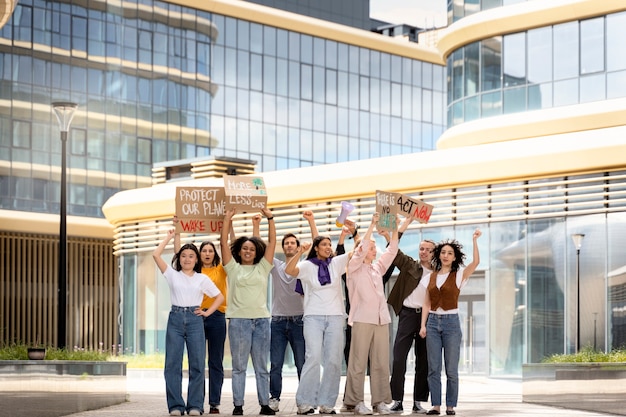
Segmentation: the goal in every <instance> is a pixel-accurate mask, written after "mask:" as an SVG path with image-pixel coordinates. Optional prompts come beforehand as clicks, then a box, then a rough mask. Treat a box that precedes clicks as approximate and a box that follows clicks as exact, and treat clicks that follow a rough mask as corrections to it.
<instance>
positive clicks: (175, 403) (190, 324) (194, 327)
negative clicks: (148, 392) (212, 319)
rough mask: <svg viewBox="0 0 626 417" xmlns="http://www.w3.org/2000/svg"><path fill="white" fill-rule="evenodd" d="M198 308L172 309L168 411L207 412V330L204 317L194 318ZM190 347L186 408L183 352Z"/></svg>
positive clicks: (168, 338) (167, 359) (167, 347)
mask: <svg viewBox="0 0 626 417" xmlns="http://www.w3.org/2000/svg"><path fill="white" fill-rule="evenodd" d="M196 308H198V306H194V307H177V306H172V310H171V311H170V314H169V318H168V320H167V331H166V333H165V370H164V375H165V391H166V394H167V408H168V410H169V411H170V412H172V410H180V412H181V413H184V412H185V411H187V412H189V410H192V409H196V410H199V411H200V412H204V354H205V348H204V343H205V342H204V328H203V323H202V317H201V316H196V315H195V314H193V311H194V310H195V309H196ZM185 346H186V347H187V359H188V363H189V386H188V387H187V406H185V400H183V395H182V383H183V352H184V350H185Z"/></svg>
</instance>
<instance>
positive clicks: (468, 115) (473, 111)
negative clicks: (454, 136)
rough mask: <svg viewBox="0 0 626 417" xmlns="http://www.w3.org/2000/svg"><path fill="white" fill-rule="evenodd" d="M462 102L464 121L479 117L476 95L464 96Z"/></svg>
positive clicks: (478, 104)
mask: <svg viewBox="0 0 626 417" xmlns="http://www.w3.org/2000/svg"><path fill="white" fill-rule="evenodd" d="M463 104H464V107H463V111H464V113H463V115H464V121H466V122H469V121H471V120H476V119H478V118H479V117H480V101H479V97H478V96H474V97H470V98H466V99H465V100H464V102H463Z"/></svg>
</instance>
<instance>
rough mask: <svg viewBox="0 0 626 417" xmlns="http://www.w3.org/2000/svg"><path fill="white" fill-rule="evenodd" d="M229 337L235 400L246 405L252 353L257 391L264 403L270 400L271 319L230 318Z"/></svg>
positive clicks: (261, 402)
mask: <svg viewBox="0 0 626 417" xmlns="http://www.w3.org/2000/svg"><path fill="white" fill-rule="evenodd" d="M228 338H229V340H230V354H231V356H232V358H233V376H232V383H233V403H234V405H236V406H237V405H241V406H243V400H244V396H245V392H246V369H247V368H248V358H249V357H250V356H252V366H253V367H254V375H255V376H256V394H257V398H258V399H259V404H260V405H268V404H269V400H270V397H269V392H270V375H269V372H268V371H267V362H268V360H269V353H270V320H269V319H267V318H259V319H235V318H233V319H229V323H228Z"/></svg>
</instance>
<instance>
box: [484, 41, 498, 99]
mask: <svg viewBox="0 0 626 417" xmlns="http://www.w3.org/2000/svg"><path fill="white" fill-rule="evenodd" d="M480 54H481V61H480V72H481V78H480V91H489V90H496V89H499V88H500V87H501V85H502V38H501V37H499V36H496V37H494V38H489V39H485V40H483V41H481V42H480Z"/></svg>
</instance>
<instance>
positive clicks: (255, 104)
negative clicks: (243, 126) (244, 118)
mask: <svg viewBox="0 0 626 417" xmlns="http://www.w3.org/2000/svg"><path fill="white" fill-rule="evenodd" d="M243 107H246V105H245V104H244V105H243ZM250 120H255V121H258V122H260V121H262V120H263V94H262V93H259V92H256V91H251V92H250Z"/></svg>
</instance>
